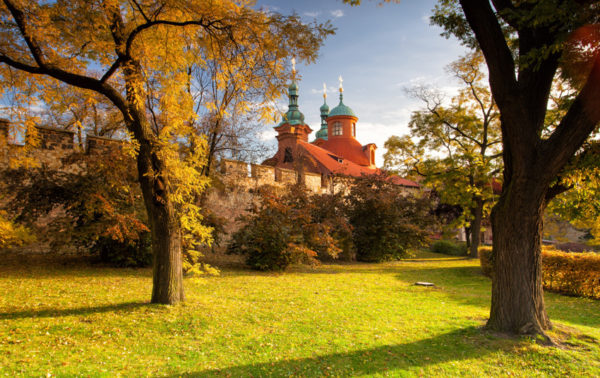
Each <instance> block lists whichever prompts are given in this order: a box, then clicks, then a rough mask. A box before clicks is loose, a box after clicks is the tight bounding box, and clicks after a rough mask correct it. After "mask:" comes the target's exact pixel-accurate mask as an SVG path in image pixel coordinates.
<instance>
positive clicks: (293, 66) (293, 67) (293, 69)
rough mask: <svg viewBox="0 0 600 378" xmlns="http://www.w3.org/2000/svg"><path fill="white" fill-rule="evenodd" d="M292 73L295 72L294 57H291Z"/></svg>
mask: <svg viewBox="0 0 600 378" xmlns="http://www.w3.org/2000/svg"><path fill="white" fill-rule="evenodd" d="M292 73H296V58H292Z"/></svg>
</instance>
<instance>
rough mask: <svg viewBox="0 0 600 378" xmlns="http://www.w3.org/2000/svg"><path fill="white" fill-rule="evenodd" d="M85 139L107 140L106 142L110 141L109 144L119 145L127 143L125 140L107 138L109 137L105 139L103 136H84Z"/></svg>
mask: <svg viewBox="0 0 600 378" xmlns="http://www.w3.org/2000/svg"><path fill="white" fill-rule="evenodd" d="M86 138H87V139H100V140H107V141H111V142H119V143H127V141H126V140H123V139H115V138H109V137H105V136H100V135H91V134H88V135H87V136H86Z"/></svg>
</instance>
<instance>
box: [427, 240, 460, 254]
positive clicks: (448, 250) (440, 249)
mask: <svg viewBox="0 0 600 378" xmlns="http://www.w3.org/2000/svg"><path fill="white" fill-rule="evenodd" d="M430 249H431V252H435V253H443V254H445V255H450V256H466V255H467V244H466V243H461V242H455V241H452V240H438V241H436V242H435V243H433V244H432V245H431V247H430Z"/></svg>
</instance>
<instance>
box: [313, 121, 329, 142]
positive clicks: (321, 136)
mask: <svg viewBox="0 0 600 378" xmlns="http://www.w3.org/2000/svg"><path fill="white" fill-rule="evenodd" d="M315 137H316V139H323V140H327V124H325V127H323V126H321V129H320V130H319V131H317V134H316V135H315ZM316 139H315V140H316Z"/></svg>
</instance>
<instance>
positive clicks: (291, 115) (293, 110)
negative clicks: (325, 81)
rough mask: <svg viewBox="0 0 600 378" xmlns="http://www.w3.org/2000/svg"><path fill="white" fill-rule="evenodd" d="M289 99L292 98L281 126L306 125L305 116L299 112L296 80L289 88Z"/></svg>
mask: <svg viewBox="0 0 600 378" xmlns="http://www.w3.org/2000/svg"><path fill="white" fill-rule="evenodd" d="M288 97H289V98H290V103H289V105H288V111H287V112H286V113H285V115H284V116H283V119H282V120H281V122H280V123H279V125H283V124H285V123H287V124H289V125H304V114H302V112H300V110H298V84H296V81H295V80H293V81H292V83H291V84H290V86H289V87H288Z"/></svg>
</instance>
